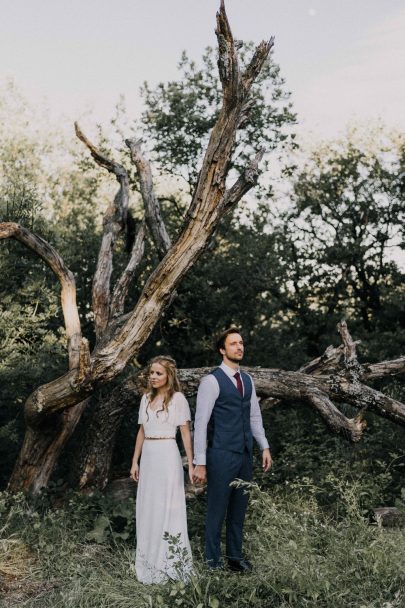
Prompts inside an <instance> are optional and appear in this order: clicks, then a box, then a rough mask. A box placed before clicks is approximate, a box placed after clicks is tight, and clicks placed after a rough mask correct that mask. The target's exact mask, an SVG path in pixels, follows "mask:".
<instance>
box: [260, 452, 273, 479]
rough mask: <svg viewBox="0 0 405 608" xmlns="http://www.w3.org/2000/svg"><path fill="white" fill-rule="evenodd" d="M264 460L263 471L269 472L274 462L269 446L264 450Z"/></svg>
mask: <svg viewBox="0 0 405 608" xmlns="http://www.w3.org/2000/svg"><path fill="white" fill-rule="evenodd" d="M262 462H263V464H262V466H263V471H264V472H265V473H267V471H268V470H269V469H270V467H271V465H272V464H273V459H272V457H271V454H270V450H269V448H266V449H265V450H263V453H262Z"/></svg>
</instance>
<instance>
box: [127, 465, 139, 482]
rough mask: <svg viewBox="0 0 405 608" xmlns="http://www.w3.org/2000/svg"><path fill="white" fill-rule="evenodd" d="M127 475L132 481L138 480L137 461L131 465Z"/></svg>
mask: <svg viewBox="0 0 405 608" xmlns="http://www.w3.org/2000/svg"><path fill="white" fill-rule="evenodd" d="M129 476H130V478H131V479H133V480H134V481H136V482H138V481H139V464H138V463H135V464H133V465H132V467H131V472H130V474H129Z"/></svg>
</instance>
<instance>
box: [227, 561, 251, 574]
mask: <svg viewBox="0 0 405 608" xmlns="http://www.w3.org/2000/svg"><path fill="white" fill-rule="evenodd" d="M228 568H229V570H232V572H252V570H253V566H252V564H251V563H250V562H249V561H248V560H247V559H240V560H236V559H228Z"/></svg>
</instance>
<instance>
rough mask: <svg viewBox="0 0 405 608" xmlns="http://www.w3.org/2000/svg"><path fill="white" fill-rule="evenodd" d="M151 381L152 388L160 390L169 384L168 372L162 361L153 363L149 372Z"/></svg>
mask: <svg viewBox="0 0 405 608" xmlns="http://www.w3.org/2000/svg"><path fill="white" fill-rule="evenodd" d="M149 381H150V384H151V386H152V388H154V389H156V390H158V389H159V388H164V387H165V386H166V384H167V372H166V370H165V368H164V367H163V365H161V364H160V363H152V366H151V368H150V372H149Z"/></svg>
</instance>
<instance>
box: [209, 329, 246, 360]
mask: <svg viewBox="0 0 405 608" xmlns="http://www.w3.org/2000/svg"><path fill="white" fill-rule="evenodd" d="M240 333H241V332H240V329H239V328H238V327H228V329H226V330H225V331H223V332H222V334H220V335H219V336H218V338H217V341H216V343H215V347H216V349H217V351H218V352H219V354H221V348H225V340H226V339H227V337H228V336H230V335H231V334H240Z"/></svg>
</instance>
